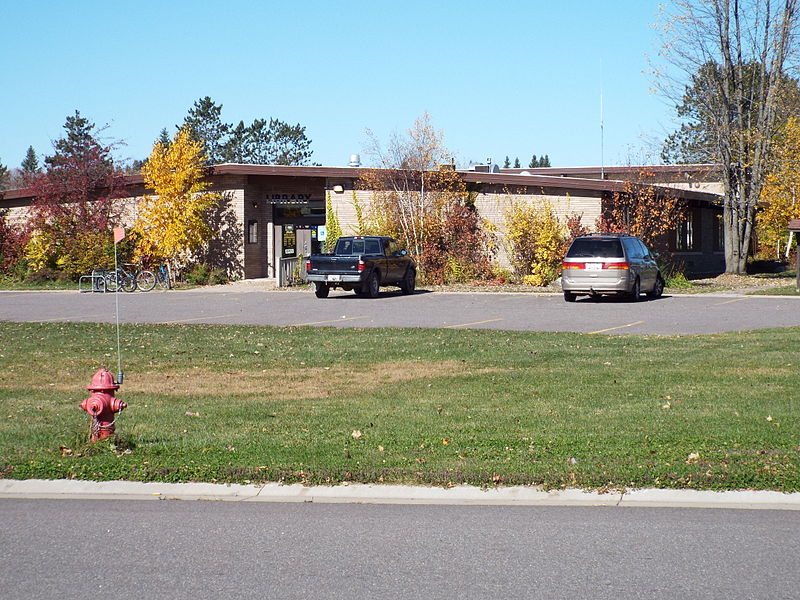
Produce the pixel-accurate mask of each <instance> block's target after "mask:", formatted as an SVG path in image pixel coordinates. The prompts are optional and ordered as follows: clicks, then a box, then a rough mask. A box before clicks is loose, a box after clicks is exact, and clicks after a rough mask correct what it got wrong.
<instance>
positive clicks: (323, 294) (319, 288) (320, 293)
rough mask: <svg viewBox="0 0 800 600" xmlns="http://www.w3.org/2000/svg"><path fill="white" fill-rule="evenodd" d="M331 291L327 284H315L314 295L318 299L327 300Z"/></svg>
mask: <svg viewBox="0 0 800 600" xmlns="http://www.w3.org/2000/svg"><path fill="white" fill-rule="evenodd" d="M330 291H331V288H330V287H328V284H327V283H319V282H315V283H314V295H315V296H316V297H317V298H327V297H328V293H329V292H330Z"/></svg>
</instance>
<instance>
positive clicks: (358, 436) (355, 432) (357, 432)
mask: <svg viewBox="0 0 800 600" xmlns="http://www.w3.org/2000/svg"><path fill="white" fill-rule="evenodd" d="M350 435H352V436H353V438H354V439H357V440H360V439H361V436H362V435H363V434H362V433H361V430H359V429H354V430H353V433H351V434H350Z"/></svg>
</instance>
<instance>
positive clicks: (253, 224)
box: [247, 221, 258, 244]
mask: <svg viewBox="0 0 800 600" xmlns="http://www.w3.org/2000/svg"><path fill="white" fill-rule="evenodd" d="M247 243H248V244H257V243H258V221H248V222H247Z"/></svg>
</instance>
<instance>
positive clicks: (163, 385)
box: [130, 361, 508, 400]
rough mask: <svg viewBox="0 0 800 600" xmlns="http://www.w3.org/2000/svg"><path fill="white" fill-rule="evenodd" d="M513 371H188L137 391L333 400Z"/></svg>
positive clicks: (404, 364) (426, 366)
mask: <svg viewBox="0 0 800 600" xmlns="http://www.w3.org/2000/svg"><path fill="white" fill-rule="evenodd" d="M507 370H508V369H500V368H490V369H471V368H469V366H467V365H465V364H464V363H461V362H459V361H445V362H437V363H425V362H416V361H401V362H385V363H378V364H371V365H363V366H362V365H358V366H352V365H348V366H333V367H329V368H325V367H308V366H301V367H299V368H295V369H263V370H261V371H210V370H208V369H185V370H183V371H172V372H170V373H159V372H149V373H142V374H141V375H139V376H137V382H136V384H135V386H134V385H133V384H131V386H130V389H131V391H133V390H134V388H135V390H136V392H140V393H144V394H148V393H149V394H152V393H161V394H163V393H167V394H170V395H178V396H185V395H204V396H205V395H211V396H224V395H226V394H228V395H230V394H231V393H233V394H235V395H236V396H242V395H246V396H247V395H252V396H261V397H264V398H270V399H275V400H288V399H315V398H327V397H329V396H330V395H331V393H332V392H338V391H352V390H356V389H360V390H365V389H366V390H370V389H376V388H379V387H381V386H384V385H388V384H393V383H400V382H407V381H415V380H424V379H442V378H455V377H461V376H463V375H470V374H475V375H483V374H486V373H499V372H502V371H507Z"/></svg>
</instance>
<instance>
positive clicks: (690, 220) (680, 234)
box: [675, 211, 695, 252]
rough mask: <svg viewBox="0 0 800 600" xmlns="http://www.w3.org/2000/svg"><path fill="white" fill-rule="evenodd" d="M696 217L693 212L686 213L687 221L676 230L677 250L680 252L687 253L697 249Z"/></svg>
mask: <svg viewBox="0 0 800 600" xmlns="http://www.w3.org/2000/svg"><path fill="white" fill-rule="evenodd" d="M694 217H695V215H694V212H693V211H691V212H688V213H686V219H685V220H684V222H683V223H681V224H680V225H678V228H677V229H676V230H675V250H677V251H678V252H687V251H690V250H694V249H695V248H694V245H695V236H694V225H695V218H694Z"/></svg>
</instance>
